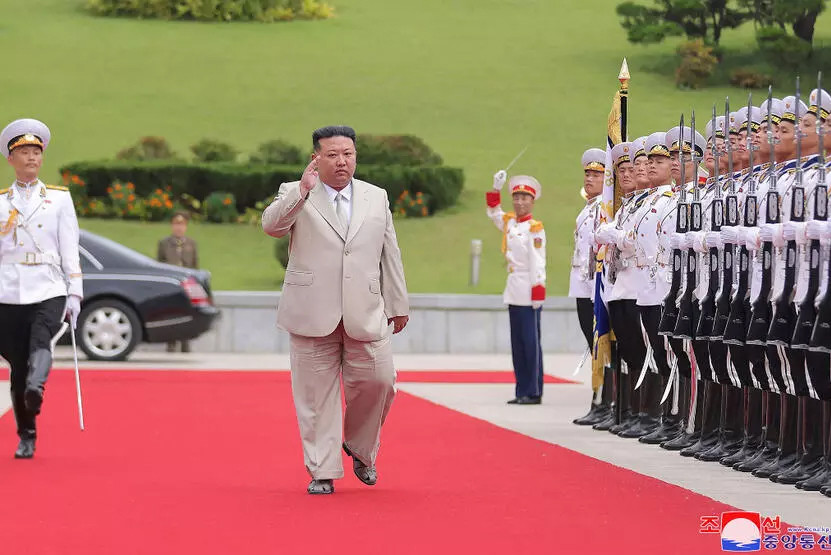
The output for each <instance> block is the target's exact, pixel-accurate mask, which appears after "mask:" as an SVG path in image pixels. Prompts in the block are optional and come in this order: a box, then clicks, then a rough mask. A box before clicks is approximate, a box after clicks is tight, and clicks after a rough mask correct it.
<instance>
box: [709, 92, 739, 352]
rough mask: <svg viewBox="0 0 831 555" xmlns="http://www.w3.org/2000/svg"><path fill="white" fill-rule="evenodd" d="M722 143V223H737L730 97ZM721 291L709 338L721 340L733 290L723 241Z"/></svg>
mask: <svg viewBox="0 0 831 555" xmlns="http://www.w3.org/2000/svg"><path fill="white" fill-rule="evenodd" d="M724 132H725V140H724V144H725V146H726V147H727V198H726V199H725V201H726V202H725V205H724V224H725V225H728V226H736V225H739V199H738V198H737V197H736V181H735V180H734V179H733V145H732V144H731V143H730V98H727V100H725V102H724ZM721 268H722V272H721V293H720V294H719V296H718V299H716V316H715V318H714V319H713V333H712V334H711V335H710V339H711V340H713V341H721V339H722V337H723V336H724V329H725V328H726V327H727V319H728V317H729V316H730V295H731V294H732V292H733V245H732V244H730V243H725V244H724V247H723V249H722V264H721Z"/></svg>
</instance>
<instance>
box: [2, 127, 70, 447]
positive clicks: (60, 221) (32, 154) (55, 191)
mask: <svg viewBox="0 0 831 555" xmlns="http://www.w3.org/2000/svg"><path fill="white" fill-rule="evenodd" d="M50 137H51V134H50V131H49V128H48V127H46V125H45V124H43V123H42V122H40V121H38V120H34V119H20V120H16V121H14V122H12V123H10V124H9V125H8V126H6V128H5V129H3V131H2V133H0V152H2V153H3V156H5V157H6V158H7V160H8V162H9V164H10V165H11V166H12V168H14V172H15V181H14V183H12V184H11V186H10V187H8V188H6V189H2V190H0V356H2V357H3V358H4V359H6V361H7V362H8V363H9V366H10V367H11V399H12V407H13V409H14V416H15V420H16V422H17V434H18V436H19V438H20V443H19V445H18V447H17V450H16V451H15V454H14V456H15V458H19V459H30V458H32V457H33V456H34V452H35V438H36V436H37V429H36V426H35V418H36V417H37V415H38V414H40V411H41V406H42V404H43V394H44V388H45V386H46V380H47V377H48V376H49V371H50V369H51V367H52V345H51V341H52V338H53V336H54V335H56V333H58V331H59V329H60V327H61V322H62V321H63V320H64V318H66V317H68V318H69V320H70V322H71V324H72V327H73V329H74V328H75V325H76V323H77V320H78V314H79V313H80V311H81V298H82V297H83V287H82V280H81V267H80V260H79V255H78V234H79V232H78V220H77V218H76V216H75V208H74V206H73V204H72V198H71V196H70V194H69V190H68V189H67V188H66V187H56V186H52V185H46V184H44V183H43V182H42V181H40V179H38V173H39V172H40V167H41V165H42V163H43V152H44V150H46V148H47V147H48V145H49V140H50Z"/></svg>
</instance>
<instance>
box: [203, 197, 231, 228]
mask: <svg viewBox="0 0 831 555" xmlns="http://www.w3.org/2000/svg"><path fill="white" fill-rule="evenodd" d="M202 206H204V208H205V219H206V220H208V221H209V222H214V223H217V224H228V223H231V222H236V221H237V218H238V217H239V214H238V213H237V208H236V201H235V200H234V195H233V194H231V193H226V192H223V191H216V192H213V193H211V194H210V195H208V197H207V198H206V199H205V202H204V203H203V204H202Z"/></svg>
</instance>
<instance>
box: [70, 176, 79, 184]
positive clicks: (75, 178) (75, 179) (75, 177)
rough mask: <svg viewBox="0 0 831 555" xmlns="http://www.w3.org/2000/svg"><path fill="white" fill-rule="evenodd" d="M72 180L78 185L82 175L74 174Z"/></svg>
mask: <svg viewBox="0 0 831 555" xmlns="http://www.w3.org/2000/svg"><path fill="white" fill-rule="evenodd" d="M70 180H71V181H72V182H73V183H74V184H76V185H77V184H78V182H80V181H81V178H80V177H78V176H77V175H73V176H72V177H70Z"/></svg>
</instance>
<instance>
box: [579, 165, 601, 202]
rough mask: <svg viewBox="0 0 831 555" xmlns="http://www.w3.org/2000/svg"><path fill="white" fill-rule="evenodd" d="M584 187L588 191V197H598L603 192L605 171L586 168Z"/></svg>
mask: <svg viewBox="0 0 831 555" xmlns="http://www.w3.org/2000/svg"><path fill="white" fill-rule="evenodd" d="M583 189H585V191H586V198H592V197H596V196H597V195H599V194H600V193H602V192H603V172H599V171H597V170H585V171H584V172H583Z"/></svg>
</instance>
